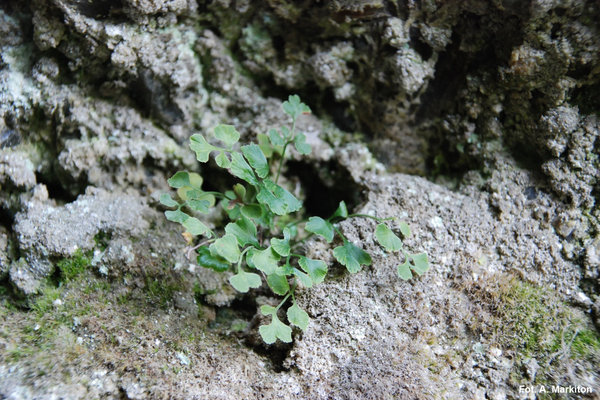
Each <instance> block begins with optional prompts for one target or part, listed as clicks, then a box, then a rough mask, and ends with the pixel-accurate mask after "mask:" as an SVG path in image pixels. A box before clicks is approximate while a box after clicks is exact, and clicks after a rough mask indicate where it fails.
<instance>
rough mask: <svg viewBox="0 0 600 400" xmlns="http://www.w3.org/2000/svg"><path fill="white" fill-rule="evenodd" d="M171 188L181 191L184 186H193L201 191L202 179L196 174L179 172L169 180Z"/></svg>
mask: <svg viewBox="0 0 600 400" xmlns="http://www.w3.org/2000/svg"><path fill="white" fill-rule="evenodd" d="M167 182H168V183H169V186H171V187H172V188H175V189H179V188H181V187H184V186H191V187H194V188H198V189H200V187H201V186H202V177H201V176H200V175H198V174H197V173H195V172H187V171H179V172H177V173H175V175H173V176H172V177H171V178H169V179H168V180H167Z"/></svg>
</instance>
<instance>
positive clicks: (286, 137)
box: [281, 126, 292, 144]
mask: <svg viewBox="0 0 600 400" xmlns="http://www.w3.org/2000/svg"><path fill="white" fill-rule="evenodd" d="M281 136H282V137H283V142H284V144H285V142H287V141H288V140H290V139H291V138H292V132H291V131H290V130H289V129H288V127H287V126H282V127H281Z"/></svg>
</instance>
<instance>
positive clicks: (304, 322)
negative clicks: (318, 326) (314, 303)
mask: <svg viewBox="0 0 600 400" xmlns="http://www.w3.org/2000/svg"><path fill="white" fill-rule="evenodd" d="M287 317H288V321H290V323H291V324H293V325H296V326H297V327H298V328H300V329H302V331H305V330H306V328H308V323H309V322H310V317H309V316H308V313H307V312H306V311H304V310H303V309H301V308H300V307H298V304H296V303H294V304H293V305H292V306H291V307H290V308H288V310H287Z"/></svg>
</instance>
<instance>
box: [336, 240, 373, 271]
mask: <svg viewBox="0 0 600 400" xmlns="http://www.w3.org/2000/svg"><path fill="white" fill-rule="evenodd" d="M333 256H334V257H335V258H336V260H338V261H339V263H340V264H342V265H343V266H345V267H346V269H347V270H348V271H349V272H350V273H351V274H355V273H357V272H358V271H360V268H361V265H371V262H372V260H371V256H370V255H369V253H367V252H366V251H364V250H363V249H361V248H360V247H357V246H355V245H354V244H353V243H351V242H346V243H344V245H342V246H338V247H336V248H335V249H333Z"/></svg>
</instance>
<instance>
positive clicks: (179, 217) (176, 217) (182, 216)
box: [165, 209, 190, 224]
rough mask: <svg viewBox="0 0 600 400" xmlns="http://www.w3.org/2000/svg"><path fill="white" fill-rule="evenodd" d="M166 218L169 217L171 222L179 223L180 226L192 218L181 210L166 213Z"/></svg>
mask: <svg viewBox="0 0 600 400" xmlns="http://www.w3.org/2000/svg"><path fill="white" fill-rule="evenodd" d="M165 217H167V219H168V220H169V221H173V222H178V223H180V224H183V222H184V221H185V220H186V219H188V218H190V216H189V215H187V214H186V213H184V212H183V211H181V210H179V209H177V210H175V211H165Z"/></svg>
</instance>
